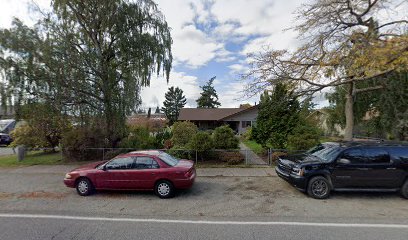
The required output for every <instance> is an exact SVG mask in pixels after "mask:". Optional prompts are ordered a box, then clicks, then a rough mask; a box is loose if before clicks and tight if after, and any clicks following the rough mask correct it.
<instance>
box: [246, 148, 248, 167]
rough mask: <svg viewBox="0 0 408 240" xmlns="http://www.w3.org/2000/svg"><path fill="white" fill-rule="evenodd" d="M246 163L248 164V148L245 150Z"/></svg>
mask: <svg viewBox="0 0 408 240" xmlns="http://www.w3.org/2000/svg"><path fill="white" fill-rule="evenodd" d="M245 165H248V150H245Z"/></svg>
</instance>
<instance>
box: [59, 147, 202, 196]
mask: <svg viewBox="0 0 408 240" xmlns="http://www.w3.org/2000/svg"><path fill="white" fill-rule="evenodd" d="M195 177H196V170H195V167H194V162H193V161H190V160H179V159H176V158H174V157H172V156H171V155H169V154H167V153H165V152H162V151H153V150H151V151H136V152H130V153H127V154H123V155H119V156H117V157H115V158H114V159H112V160H110V161H103V162H96V163H91V164H88V165H85V166H82V167H79V168H76V169H74V170H72V171H71V172H69V173H67V174H66V175H65V178H64V183H65V185H66V186H67V187H71V188H76V190H77V192H78V194H79V195H81V196H87V195H90V194H92V193H93V192H94V191H95V190H154V191H155V193H156V195H157V196H159V197H160V198H170V197H173V196H174V193H175V191H176V189H188V188H190V187H191V186H192V185H193V183H194V180H195Z"/></svg>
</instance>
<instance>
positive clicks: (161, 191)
mask: <svg viewBox="0 0 408 240" xmlns="http://www.w3.org/2000/svg"><path fill="white" fill-rule="evenodd" d="M154 191H155V193H156V195H157V196H159V197H160V198H171V197H173V196H174V186H173V184H172V183H171V182H169V181H166V180H162V181H159V182H158V183H156V186H155V188H154Z"/></svg>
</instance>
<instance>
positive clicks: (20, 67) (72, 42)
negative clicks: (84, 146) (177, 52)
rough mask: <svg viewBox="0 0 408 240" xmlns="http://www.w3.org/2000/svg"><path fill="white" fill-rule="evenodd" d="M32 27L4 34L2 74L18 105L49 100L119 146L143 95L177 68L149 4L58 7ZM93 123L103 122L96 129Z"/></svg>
mask: <svg viewBox="0 0 408 240" xmlns="http://www.w3.org/2000/svg"><path fill="white" fill-rule="evenodd" d="M52 5H53V10H52V12H50V13H48V14H46V16H44V18H43V19H41V20H40V21H39V22H38V23H37V24H36V25H35V26H34V27H33V28H30V27H28V26H25V25H24V24H23V23H22V22H21V21H20V20H18V19H15V20H14V21H13V24H12V27H11V28H10V29H0V49H2V52H1V53H0V68H1V69H2V70H3V71H4V73H5V76H6V81H7V82H8V85H7V86H8V87H9V88H13V94H14V95H15V96H16V99H17V102H18V103H23V102H27V101H29V100H36V101H37V100H46V101H47V102H50V103H52V105H53V106H54V107H55V108H56V109H59V110H60V111H61V112H66V113H69V115H71V116H73V117H76V119H75V121H76V122H77V123H78V124H80V125H81V126H91V125H92V124H94V125H95V126H98V127H99V129H100V130H101V131H103V135H105V136H106V137H107V138H108V140H109V143H110V144H111V145H112V146H115V145H116V144H117V143H118V142H119V140H120V139H121V138H122V137H123V136H124V135H125V133H126V127H125V120H126V116H127V115H128V114H130V113H132V112H134V111H135V110H136V109H137V107H138V105H140V103H141V101H140V89H141V87H143V86H148V85H149V84H150V77H151V75H152V74H154V73H157V74H159V72H161V71H163V72H164V74H165V75H166V78H167V79H168V77H169V72H170V69H171V64H172V54H171V44H172V39H171V36H170V29H169V27H168V25H167V23H166V21H165V19H164V17H163V15H162V14H161V12H160V11H159V10H158V8H157V5H156V4H155V3H154V2H153V1H152V0H138V1H130V0H100V1H99V0H98V1H94V0H86V1H84V0H54V1H52ZM95 119H103V122H99V123H98V124H95V122H94V120H95Z"/></svg>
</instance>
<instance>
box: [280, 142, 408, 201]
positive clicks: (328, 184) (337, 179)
mask: <svg viewBox="0 0 408 240" xmlns="http://www.w3.org/2000/svg"><path fill="white" fill-rule="evenodd" d="M289 158H291V159H290V160H289ZM275 170H276V172H277V174H278V175H279V176H280V177H281V178H283V179H285V180H286V181H288V182H289V183H291V184H292V185H294V186H295V187H296V188H298V189H299V190H301V191H305V192H307V194H308V195H309V196H311V197H313V198H317V199H323V198H328V197H329V195H330V192H331V191H332V190H335V191H400V193H401V194H402V196H403V197H405V198H408V145H407V144H402V143H387V142H375V143H373V142H341V143H325V144H321V145H318V146H316V147H315V148H313V149H311V150H309V151H308V152H306V153H305V154H302V155H297V156H291V157H281V158H280V159H279V160H278V165H277V166H276V168H275Z"/></svg>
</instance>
